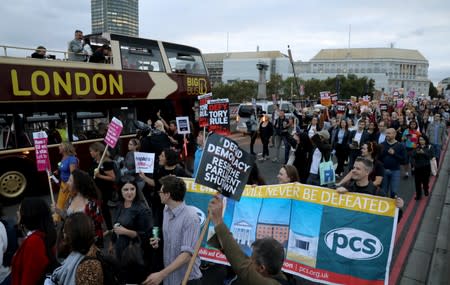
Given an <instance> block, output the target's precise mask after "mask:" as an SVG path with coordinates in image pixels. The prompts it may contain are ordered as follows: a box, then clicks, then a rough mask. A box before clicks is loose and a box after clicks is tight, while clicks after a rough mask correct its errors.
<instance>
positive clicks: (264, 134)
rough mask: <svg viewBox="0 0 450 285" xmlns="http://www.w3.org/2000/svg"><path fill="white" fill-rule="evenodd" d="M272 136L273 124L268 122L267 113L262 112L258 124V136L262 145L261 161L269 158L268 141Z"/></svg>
mask: <svg viewBox="0 0 450 285" xmlns="http://www.w3.org/2000/svg"><path fill="white" fill-rule="evenodd" d="M272 136H273V125H272V123H271V122H270V120H269V118H268V117H267V114H263V117H262V120H261V123H260V124H259V137H260V139H261V143H262V146H263V151H262V157H261V158H260V159H259V160H261V161H263V160H267V159H268V158H269V141H270V138H271V137H272Z"/></svg>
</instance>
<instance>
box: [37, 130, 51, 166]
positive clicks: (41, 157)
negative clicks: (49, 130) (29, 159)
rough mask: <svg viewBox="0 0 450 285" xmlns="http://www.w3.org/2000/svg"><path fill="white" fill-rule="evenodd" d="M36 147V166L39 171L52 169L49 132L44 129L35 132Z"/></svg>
mask: <svg viewBox="0 0 450 285" xmlns="http://www.w3.org/2000/svg"><path fill="white" fill-rule="evenodd" d="M33 141H34V149H35V153H36V168H37V170H38V171H46V170H49V169H51V167H50V159H49V156H48V148H47V134H46V133H45V132H44V131H41V132H34V133H33Z"/></svg>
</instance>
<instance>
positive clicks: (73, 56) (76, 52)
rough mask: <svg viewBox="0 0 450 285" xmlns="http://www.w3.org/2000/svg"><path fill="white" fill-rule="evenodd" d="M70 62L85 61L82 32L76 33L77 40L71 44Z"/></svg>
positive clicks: (69, 49)
mask: <svg viewBox="0 0 450 285" xmlns="http://www.w3.org/2000/svg"><path fill="white" fill-rule="evenodd" d="M68 52H69V60H73V61H84V59H85V57H84V54H83V32H82V31H80V30H76V31H75V38H74V39H73V40H71V41H70V42H69V48H68Z"/></svg>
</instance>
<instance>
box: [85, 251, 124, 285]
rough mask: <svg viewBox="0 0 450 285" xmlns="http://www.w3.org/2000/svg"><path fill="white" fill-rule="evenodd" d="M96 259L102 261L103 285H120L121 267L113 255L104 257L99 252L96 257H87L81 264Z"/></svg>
mask: <svg viewBox="0 0 450 285" xmlns="http://www.w3.org/2000/svg"><path fill="white" fill-rule="evenodd" d="M93 259H96V260H98V261H100V264H101V265H102V271H103V284H105V285H120V284H121V282H120V278H119V274H120V271H121V269H120V265H119V262H118V261H117V260H116V259H115V258H114V257H113V256H111V255H103V254H102V253H101V252H100V251H97V253H96V257H92V256H85V257H84V258H83V260H81V262H80V264H81V263H83V262H84V261H87V260H93Z"/></svg>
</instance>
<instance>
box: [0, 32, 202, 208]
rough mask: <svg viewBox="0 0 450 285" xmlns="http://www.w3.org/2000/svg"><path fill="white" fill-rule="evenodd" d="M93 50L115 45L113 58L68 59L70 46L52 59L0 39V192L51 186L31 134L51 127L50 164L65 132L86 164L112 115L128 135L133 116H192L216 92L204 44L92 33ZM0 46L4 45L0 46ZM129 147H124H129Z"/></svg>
mask: <svg viewBox="0 0 450 285" xmlns="http://www.w3.org/2000/svg"><path fill="white" fill-rule="evenodd" d="M85 38H88V39H89V40H90V42H91V46H92V49H93V50H95V49H96V48H98V47H101V46H102V45H108V46H109V47H110V48H111V54H110V55H109V56H108V57H107V61H106V62H107V63H91V62H79V61H69V60H67V58H68V53H67V52H58V51H47V53H49V54H51V53H54V56H52V57H51V58H52V59H49V58H47V59H35V58H31V57H29V56H26V55H25V54H24V53H27V54H28V55H30V54H31V53H32V52H33V51H34V50H33V49H26V48H19V47H11V46H0V48H1V49H2V51H3V55H1V54H0V197H1V198H2V200H3V199H4V198H7V199H17V198H19V197H21V196H22V195H23V194H24V193H29V192H31V191H33V192H36V191H38V190H47V189H48V183H42V181H45V180H42V178H44V179H45V178H46V176H45V174H44V173H38V172H37V170H36V163H35V153H34V147H33V139H32V133H33V132H36V131H42V130H44V131H46V132H47V134H48V136H49V152H50V158H51V162H52V165H53V167H54V169H55V168H56V163H57V162H58V161H59V160H60V156H59V154H58V147H57V146H58V144H59V142H60V140H61V137H58V136H57V135H55V134H57V133H58V132H55V130H58V129H59V131H60V132H59V133H61V132H62V133H63V135H64V136H65V137H67V139H68V140H69V141H72V142H73V144H74V145H75V147H76V149H77V154H78V157H79V158H80V167H81V168H82V169H86V168H87V166H88V165H89V164H90V163H91V159H90V157H89V151H88V146H89V145H90V144H91V143H93V142H94V141H98V140H100V141H101V140H103V136H104V133H103V131H104V130H101V129H99V127H100V128H104V126H106V125H107V124H108V123H109V122H110V120H111V118H112V117H117V118H119V119H120V120H121V121H122V123H123V125H124V128H123V131H122V135H123V136H127V135H128V136H130V137H131V136H133V135H135V133H136V127H135V124H134V122H135V121H136V120H140V121H147V119H149V118H152V119H153V120H154V119H155V118H156V113H157V112H158V111H159V110H160V111H161V114H162V116H163V117H164V118H165V119H173V118H175V117H176V116H179V115H183V116H186V115H188V116H190V117H191V118H192V119H193V118H194V113H193V112H194V111H193V106H194V102H195V100H196V98H197V96H198V95H200V94H205V93H207V92H210V89H211V87H210V84H209V80H208V74H207V70H206V67H205V64H204V61H203V57H202V54H201V52H200V50H199V49H197V48H194V47H190V46H186V45H180V44H174V43H169V42H164V41H158V40H150V39H142V38H133V37H127V36H122V35H115V34H109V33H103V34H93V35H89V36H86V37H85ZM0 53H1V50H0ZM124 151H126V149H125V150H124Z"/></svg>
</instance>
